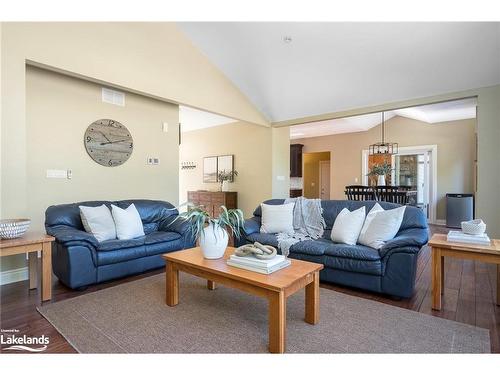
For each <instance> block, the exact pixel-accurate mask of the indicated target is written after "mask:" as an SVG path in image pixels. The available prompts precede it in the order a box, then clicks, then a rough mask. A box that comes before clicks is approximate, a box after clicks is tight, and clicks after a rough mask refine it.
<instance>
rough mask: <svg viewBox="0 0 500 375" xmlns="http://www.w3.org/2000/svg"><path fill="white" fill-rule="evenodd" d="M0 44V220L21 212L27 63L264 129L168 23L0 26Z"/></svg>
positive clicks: (237, 95) (244, 102) (250, 108)
mask: <svg viewBox="0 0 500 375" xmlns="http://www.w3.org/2000/svg"><path fill="white" fill-rule="evenodd" d="M1 37H2V65H1V67H2V77H4V79H3V80H2V86H1V91H2V107H3V109H4V110H3V112H2V154H3V158H2V213H1V215H2V217H3V216H23V215H26V212H27V206H26V196H27V190H26V187H27V179H26V178H27V177H26V165H27V164H28V160H27V153H26V140H27V131H26V121H25V113H26V108H25V97H26V93H25V87H26V82H25V64H26V62H30V63H36V64H42V65H44V66H47V67H50V68H51V69H56V70H60V71H64V72H67V73H69V74H73V75H76V76H82V77H87V78H89V79H91V80H95V81H98V82H105V83H107V84H112V85H115V86H117V87H123V88H127V89H129V90H131V91H137V92H141V93H146V94H147V95H151V96H153V97H158V98H162V99H165V100H169V101H171V102H175V103H182V104H187V105H191V106H193V107H197V108H201V109H205V110H208V111H212V112H215V113H220V114H223V115H226V116H229V117H232V118H236V119H241V120H245V121H249V122H252V123H258V124H263V125H268V124H267V121H266V120H265V119H264V118H263V117H262V116H261V115H260V113H259V112H258V111H257V110H256V109H255V108H254V106H253V105H252V104H251V103H250V102H249V101H248V100H247V99H246V97H245V96H243V94H242V93H241V92H240V91H239V90H238V89H237V88H236V87H235V86H234V85H233V84H232V83H231V82H230V81H229V80H228V79H227V78H226V77H225V76H224V75H223V74H222V73H221V72H220V71H219V70H218V69H217V68H216V67H215V66H214V65H213V64H211V63H210V61H209V60H208V59H207V58H206V57H205V56H204V55H203V54H202V53H201V52H200V51H199V50H197V49H196V48H195V47H194V46H193V45H192V44H191V42H190V41H189V40H188V39H187V38H186V37H185V36H184V34H182V32H180V31H179V30H178V29H177V27H176V26H175V24H173V23H168V22H167V23H165V22H163V23H140V22H137V23H78V22H76V23H57V22H55V23H53V22H46V23H3V24H2V34H1ZM7 94H8V95H7ZM7 156H8V158H7Z"/></svg>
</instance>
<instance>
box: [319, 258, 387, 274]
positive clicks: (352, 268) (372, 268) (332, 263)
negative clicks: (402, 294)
mask: <svg viewBox="0 0 500 375" xmlns="http://www.w3.org/2000/svg"><path fill="white" fill-rule="evenodd" d="M323 264H324V265H325V268H332V269H334V270H341V271H346V272H355V273H365V274H368V275H377V276H381V275H382V261H381V260H380V259H379V260H361V259H353V258H341V257H337V256H330V255H324V256H323Z"/></svg>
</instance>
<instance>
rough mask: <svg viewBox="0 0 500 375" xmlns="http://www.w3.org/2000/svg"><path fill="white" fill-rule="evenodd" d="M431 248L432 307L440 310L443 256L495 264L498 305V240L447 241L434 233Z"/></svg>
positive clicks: (499, 249) (499, 282) (499, 257)
mask: <svg viewBox="0 0 500 375" xmlns="http://www.w3.org/2000/svg"><path fill="white" fill-rule="evenodd" d="M429 246H430V247H431V248H432V270H431V272H432V308H433V309H434V310H441V294H443V292H444V257H445V256H447V257H453V258H459V259H470V260H477V261H481V262H486V263H494V264H496V265H497V305H499V306H500V240H491V244H490V245H489V246H486V245H473V244H467V243H460V242H448V241H447V240H446V235H445V234H435V235H433V236H432V238H431V240H430V241H429Z"/></svg>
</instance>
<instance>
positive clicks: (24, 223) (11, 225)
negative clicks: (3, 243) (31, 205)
mask: <svg viewBox="0 0 500 375" xmlns="http://www.w3.org/2000/svg"><path fill="white" fill-rule="evenodd" d="M30 224H31V220H30V219H5V220H0V237H1V238H4V239H12V238H18V237H21V236H22V235H23V234H24V233H26V231H27V230H28V228H29V226H30Z"/></svg>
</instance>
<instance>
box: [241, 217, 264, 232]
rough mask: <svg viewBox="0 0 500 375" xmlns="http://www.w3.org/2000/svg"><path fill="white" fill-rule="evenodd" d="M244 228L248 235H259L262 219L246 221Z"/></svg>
mask: <svg viewBox="0 0 500 375" xmlns="http://www.w3.org/2000/svg"><path fill="white" fill-rule="evenodd" d="M244 228H245V234H246V235H249V234H252V233H259V232H260V218H259V217H256V216H254V217H252V218H250V219H247V220H245V224H244Z"/></svg>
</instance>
